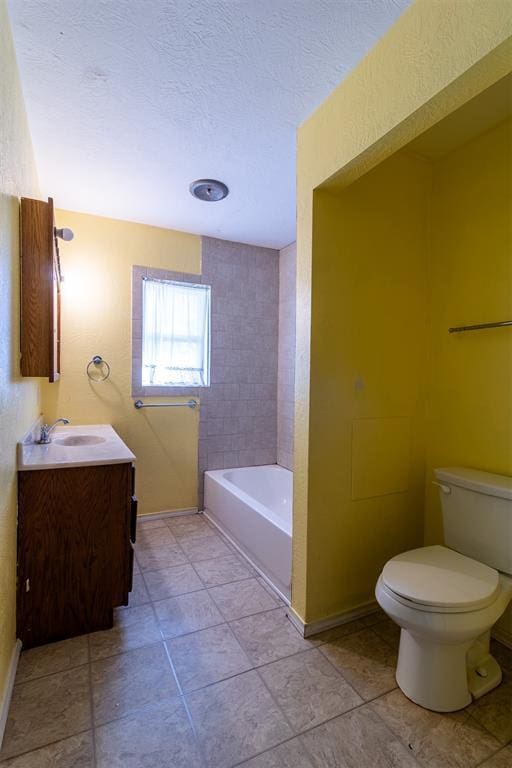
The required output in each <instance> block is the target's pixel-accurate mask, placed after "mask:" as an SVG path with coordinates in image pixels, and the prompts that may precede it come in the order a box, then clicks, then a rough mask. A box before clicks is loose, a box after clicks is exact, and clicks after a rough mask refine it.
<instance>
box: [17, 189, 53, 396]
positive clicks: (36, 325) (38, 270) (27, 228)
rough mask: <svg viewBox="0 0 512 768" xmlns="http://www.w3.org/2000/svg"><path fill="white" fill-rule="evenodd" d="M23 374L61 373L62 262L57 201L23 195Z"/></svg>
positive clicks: (21, 337) (21, 238)
mask: <svg viewBox="0 0 512 768" xmlns="http://www.w3.org/2000/svg"><path fill="white" fill-rule="evenodd" d="M20 240H21V336H20V352H21V360H20V369H21V375H22V376H44V377H47V378H48V380H49V381H57V379H58V378H59V375H60V262H59V248H58V243H57V237H56V235H55V222H54V214H53V200H52V199H51V198H48V202H45V201H43V200H32V199H30V198H27V197H22V198H21V212H20Z"/></svg>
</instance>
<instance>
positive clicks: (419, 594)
mask: <svg viewBox="0 0 512 768" xmlns="http://www.w3.org/2000/svg"><path fill="white" fill-rule="evenodd" d="M436 476H437V477H438V479H441V480H442V481H443V482H442V483H441V485H440V487H441V492H442V494H443V496H442V500H443V515H444V520H445V533H446V531H447V530H448V532H449V535H448V536H446V535H445V538H447V539H448V541H447V544H448V545H449V546H440V545H436V546H431V547H422V548H420V549H414V550H411V551H409V552H405V553H402V554H400V555H397V556H396V557H394V558H392V559H391V560H389V561H388V562H387V563H386V565H385V566H384V569H383V571H382V573H381V575H380V577H379V579H378V582H377V585H376V588H375V596H376V598H377V601H378V603H379V605H380V606H381V608H382V609H383V610H384V611H385V612H386V613H387V614H388V616H389V617H390V618H391V619H392V620H393V621H395V622H396V623H397V624H398V625H399V627H400V628H401V632H400V648H399V654H398V664H397V670H396V679H397V683H398V685H399V686H400V688H401V689H402V691H403V692H404V693H405V695H406V696H407V697H408V698H410V699H411V700H412V701H414V702H415V703H416V704H419V705H421V706H423V707H426V708H427V709H432V710H434V711H436V712H453V711H455V710H458V709H462V708H463V707H466V706H467V705H468V704H470V703H471V701H472V700H473V699H477V698H480V697H481V696H483V695H484V694H485V693H487V692H488V691H490V690H492V689H493V688H495V687H496V686H497V685H499V683H500V682H501V677H502V675H501V669H500V667H499V665H498V663H497V662H496V660H495V659H494V658H493V657H492V656H491V654H490V630H491V627H492V626H493V624H495V623H496V621H497V620H498V619H499V618H500V616H501V615H502V614H503V612H504V611H505V609H506V607H507V605H508V603H509V602H510V600H511V599H512V577H511V576H510V573H511V572H512V565H511V562H510V559H512V503H511V502H512V479H511V478H505V477H503V478H502V477H500V476H497V475H490V474H487V473H483V472H478V471H477V470H468V469H464V468H455V469H449V470H436ZM444 497H446V498H444ZM475 497H482V498H481V504H480V500H477V501H475ZM480 506H482V510H480ZM479 511H480V513H481V515H482V516H481V517H480V525H479V527H478V530H477V531H476V532H473V533H472V532H471V530H468V518H469V522H471V521H473V523H474V520H475V519H478V516H479ZM458 518H460V526H459V525H458V522H457V519H458ZM447 523H448V525H447ZM469 527H471V526H469ZM459 531H460V535H459ZM467 542H469V544H468V543H467ZM454 543H457V544H458V546H457V547H455V546H454ZM452 546H453V548H452ZM456 549H457V550H458V551H456ZM468 549H470V550H471V552H470V554H471V555H474V554H475V551H481V552H482V553H483V554H484V556H485V562H483V559H484V558H482V561H480V560H477V559H475V558H474V557H468V556H467V554H464V553H463V552H462V550H465V551H466V553H467V550H468ZM494 565H498V566H501V567H504V568H505V569H506V572H499V571H498V570H497V568H496V567H492V566H494Z"/></svg>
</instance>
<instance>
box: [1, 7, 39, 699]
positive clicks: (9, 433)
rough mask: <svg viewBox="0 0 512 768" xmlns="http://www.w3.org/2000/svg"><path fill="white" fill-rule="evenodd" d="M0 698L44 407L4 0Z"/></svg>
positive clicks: (28, 175)
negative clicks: (26, 298)
mask: <svg viewBox="0 0 512 768" xmlns="http://www.w3.org/2000/svg"><path fill="white" fill-rule="evenodd" d="M0 72H1V73H2V74H1V77H0V115H1V120H0V338H1V339H2V343H1V344H0V706H1V705H2V703H3V695H4V689H5V684H6V675H7V672H8V667H9V664H10V661H11V656H12V653H13V648H14V642H15V638H16V635H15V624H16V595H15V589H16V443H17V442H18V441H19V440H20V438H21V437H23V435H24V434H25V432H27V431H28V429H29V428H30V426H31V425H32V423H33V422H34V421H35V420H36V418H37V416H38V413H39V385H38V383H37V381H35V380H33V379H21V378H20V374H19V362H18V361H19V241H18V231H19V205H18V195H29V196H30V195H37V192H38V183H37V174H36V170H35V164H34V158H33V153H32V144H31V141H30V134H29V131H28V126H27V119H26V115H25V106H24V102H23V96H22V93H21V87H20V83H19V78H18V70H17V66H16V59H15V56H14V50H13V45H12V39H11V34H10V27H9V21H8V18H7V12H6V8H5V4H4V3H3V2H0Z"/></svg>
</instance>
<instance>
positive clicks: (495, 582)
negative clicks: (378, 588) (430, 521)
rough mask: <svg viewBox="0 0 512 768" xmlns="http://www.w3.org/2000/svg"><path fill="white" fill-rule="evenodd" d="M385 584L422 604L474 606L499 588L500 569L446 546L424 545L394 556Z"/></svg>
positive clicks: (384, 575) (483, 603)
mask: <svg viewBox="0 0 512 768" xmlns="http://www.w3.org/2000/svg"><path fill="white" fill-rule="evenodd" d="M382 579H383V581H384V583H385V585H386V586H387V587H388V588H389V589H391V590H392V591H393V592H395V593H396V594H397V595H401V596H402V597H404V598H406V599H407V600H411V601H412V602H415V603H418V604H420V605H429V606H434V607H435V606H437V607H440V608H453V609H454V610H457V609H458V610H461V609H465V610H468V611H469V610H475V609H478V608H483V607H484V606H486V605H488V604H489V603H490V602H491V601H492V599H493V597H494V595H495V594H496V593H497V592H498V590H499V576H498V571H495V570H494V568H489V567H488V566H487V565H483V563H479V562H477V561H476V560H472V559H471V558H470V557H465V556H464V555H460V554H459V553H458V552H454V551H453V550H452V549H447V548H446V547H441V546H434V547H422V548H421V549H412V550H411V551H410V552H403V553H402V554H401V555H397V556H396V557H393V558H392V560H389V562H388V563H386V565H385V566H384V570H383V571H382Z"/></svg>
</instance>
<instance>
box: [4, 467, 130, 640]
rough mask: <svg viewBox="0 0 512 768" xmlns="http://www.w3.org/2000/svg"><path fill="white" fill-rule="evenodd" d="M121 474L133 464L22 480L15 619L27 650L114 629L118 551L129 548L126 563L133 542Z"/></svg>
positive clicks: (54, 472)
mask: <svg viewBox="0 0 512 768" xmlns="http://www.w3.org/2000/svg"><path fill="white" fill-rule="evenodd" d="M123 467H127V468H128V467H129V465H116V466H115V467H80V468H76V469H60V470H58V469H55V470H36V471H33V472H20V473H19V483H18V488H19V491H18V493H19V511H18V616H17V619H18V637H20V638H21V640H22V641H23V645H24V647H26V648H27V647H31V646H33V645H40V644H42V643H47V642H51V641H53V640H60V639H63V638H66V637H72V636H73V635H77V634H83V633H86V632H93V631H95V630H98V629H108V628H109V627H111V626H112V619H113V610H112V608H113V605H114V604H115V603H114V601H113V582H114V574H115V571H116V569H115V552H116V550H119V551H120V550H122V549H123V547H124V549H125V550H126V557H128V552H127V543H126V542H128V543H129V533H128V529H127V527H126V524H125V525H123V523H122V521H119V520H118V518H119V511H120V509H121V508H122V499H119V489H120V486H121V485H122V483H123V480H124V488H123V490H124V498H125V499H126V500H127V501H125V504H124V507H125V508H127V507H128V496H127V493H126V489H127V488H128V485H129V484H128V481H127V478H128V476H129V475H128V473H129V469H125V470H124V473H123V470H122V468H123ZM123 475H124V478H123ZM123 530H124V531H125V533H124V542H123V541H119V539H118V537H119V535H120V534H121V532H122V531H123ZM113 537H116V538H115V539H113ZM121 565H122V564H121ZM125 567H126V566H125ZM123 572H124V570H123Z"/></svg>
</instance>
